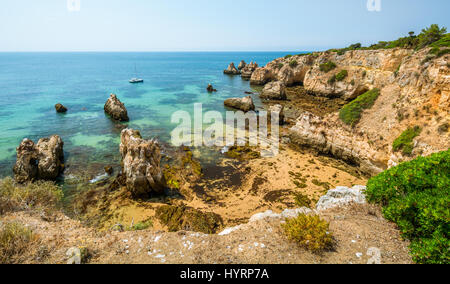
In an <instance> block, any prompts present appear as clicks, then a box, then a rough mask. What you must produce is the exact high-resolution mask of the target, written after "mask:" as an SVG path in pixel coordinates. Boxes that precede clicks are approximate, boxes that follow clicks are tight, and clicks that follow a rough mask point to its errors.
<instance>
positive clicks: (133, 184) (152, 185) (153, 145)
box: [120, 129, 166, 196]
mask: <svg viewBox="0 0 450 284" xmlns="http://www.w3.org/2000/svg"><path fill="white" fill-rule="evenodd" d="M120 140H121V143H120V154H121V155H122V172H123V174H124V176H125V180H126V186H127V189H128V190H129V191H130V192H131V193H132V194H133V195H134V196H145V195H149V194H151V193H157V194H161V193H163V192H164V189H165V187H166V182H165V179H164V175H163V172H162V169H161V165H160V163H161V152H160V151H161V150H160V145H159V143H158V141H156V140H153V139H152V140H144V139H142V137H141V134H140V133H139V131H137V130H132V129H124V130H123V131H122V134H121V138H120Z"/></svg>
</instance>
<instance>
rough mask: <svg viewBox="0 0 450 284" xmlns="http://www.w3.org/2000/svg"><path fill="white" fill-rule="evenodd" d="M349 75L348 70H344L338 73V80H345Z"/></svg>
mask: <svg viewBox="0 0 450 284" xmlns="http://www.w3.org/2000/svg"><path fill="white" fill-rule="evenodd" d="M347 76H348V71H347V70H342V71H341V72H339V73H337V74H336V81H338V82H340V81H343V80H344V79H345V78H347Z"/></svg>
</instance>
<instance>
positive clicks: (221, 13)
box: [0, 0, 450, 51]
mask: <svg viewBox="0 0 450 284" xmlns="http://www.w3.org/2000/svg"><path fill="white" fill-rule="evenodd" d="M74 1H77V0H74ZM79 1H80V3H81V9H80V11H79V12H69V11H68V9H67V0H1V3H0V51H244V50H245V51H285V50H289V51H294V50H298V51H300V50H308V51H309V50H322V49H328V48H331V47H344V46H348V45H349V44H352V43H355V42H361V43H363V44H370V43H374V42H377V41H379V40H390V39H395V38H398V37H400V36H403V35H406V34H407V33H408V32H409V31H411V30H413V31H416V32H420V30H421V29H422V28H423V27H425V26H429V25H430V24H433V23H437V24H439V25H441V26H446V27H449V28H450V17H449V11H450V1H448V0H380V1H381V11H380V12H370V11H368V9H367V0H226V1H222V0H220V1H219V0H79ZM374 1H375V0H374Z"/></svg>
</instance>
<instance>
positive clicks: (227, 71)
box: [223, 62, 241, 75]
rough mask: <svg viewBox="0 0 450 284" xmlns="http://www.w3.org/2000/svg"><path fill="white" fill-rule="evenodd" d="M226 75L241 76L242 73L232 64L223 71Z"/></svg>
mask: <svg viewBox="0 0 450 284" xmlns="http://www.w3.org/2000/svg"><path fill="white" fill-rule="evenodd" d="M223 73H224V74H227V75H239V74H241V72H240V71H239V70H237V69H236V66H234V63H233V62H232V63H230V65H228V68H227V69H225V70H223Z"/></svg>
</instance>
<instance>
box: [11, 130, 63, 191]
mask: <svg viewBox="0 0 450 284" xmlns="http://www.w3.org/2000/svg"><path fill="white" fill-rule="evenodd" d="M63 147H64V142H63V141H62V139H61V138H60V137H59V136H58V135H53V136H51V137H50V138H42V139H40V140H39V142H38V143H37V144H34V142H33V141H31V140H30V139H27V138H25V139H24V140H23V141H22V143H20V145H19V147H17V161H16V164H15V165H14V168H13V172H14V178H15V180H16V181H17V182H19V183H25V182H31V181H34V180H55V179H56V178H57V177H58V175H59V174H60V173H61V172H62V171H63V169H64V150H63Z"/></svg>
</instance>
